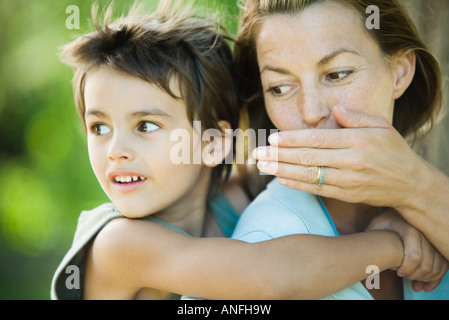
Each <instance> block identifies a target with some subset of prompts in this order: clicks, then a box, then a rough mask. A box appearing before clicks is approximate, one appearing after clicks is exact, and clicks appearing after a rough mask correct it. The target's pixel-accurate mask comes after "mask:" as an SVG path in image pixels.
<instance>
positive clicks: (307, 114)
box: [299, 85, 331, 128]
mask: <svg viewBox="0 0 449 320" xmlns="http://www.w3.org/2000/svg"><path fill="white" fill-rule="evenodd" d="M299 104H300V106H299V108H300V112H301V115H302V120H303V122H304V123H305V124H307V126H308V127H310V128H316V127H318V125H319V124H320V123H321V122H322V121H323V120H326V119H328V118H329V117H330V115H331V109H330V107H329V106H328V104H327V103H326V94H325V93H324V92H323V90H321V89H320V88H319V86H317V85H309V86H307V87H303V88H302V91H301V98H300V102H299Z"/></svg>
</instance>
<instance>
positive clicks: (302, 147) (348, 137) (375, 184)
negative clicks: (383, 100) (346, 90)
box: [254, 107, 427, 209]
mask: <svg viewBox="0 0 449 320" xmlns="http://www.w3.org/2000/svg"><path fill="white" fill-rule="evenodd" d="M332 112H333V114H334V117H335V119H336V120H337V122H338V123H339V124H340V125H341V126H342V127H343V128H342V129H308V130H298V131H290V132H280V133H276V134H274V135H272V136H270V139H269V141H270V144H271V146H270V147H261V148H258V149H256V150H255V152H254V157H255V158H256V159H257V160H259V163H258V167H259V170H260V171H262V172H264V173H267V174H272V175H276V176H277V177H279V178H280V179H279V182H280V183H281V184H283V185H286V186H287V187H290V188H294V189H300V190H303V191H306V192H310V193H313V194H317V195H321V196H324V197H328V198H334V199H338V200H341V201H345V202H350V203H365V204H368V205H373V206H379V207H393V208H396V209H398V208H399V207H402V206H404V207H408V206H411V204H410V201H413V197H410V195H411V194H413V192H416V186H417V185H420V186H422V185H423V181H420V179H422V177H423V176H424V177H425V176H426V175H425V174H424V172H421V171H420V170H425V169H426V168H427V166H426V164H425V162H424V161H423V160H422V159H421V158H420V157H419V156H418V155H417V154H416V153H415V152H414V151H413V150H412V149H411V148H410V146H409V145H408V144H407V142H406V141H405V140H404V138H403V137H402V136H401V135H400V134H399V133H398V132H397V131H396V130H395V129H394V128H393V126H392V125H391V124H390V123H389V122H388V121H387V120H386V119H385V118H383V117H380V116H372V115H366V114H362V113H357V112H352V111H347V110H345V109H344V108H341V107H335V108H334V109H333V110H332ZM319 167H323V169H324V179H323V184H322V186H319V185H318V180H317V177H318V176H319V172H318V171H319ZM413 188H414V189H413Z"/></svg>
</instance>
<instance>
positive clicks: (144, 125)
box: [137, 121, 160, 133]
mask: <svg viewBox="0 0 449 320" xmlns="http://www.w3.org/2000/svg"><path fill="white" fill-rule="evenodd" d="M137 129H138V130H139V131H140V132H145V133H146V132H153V131H156V130H158V129H160V126H158V125H157V124H155V123H154V122H150V121H142V122H140V123H139V126H138V127H137Z"/></svg>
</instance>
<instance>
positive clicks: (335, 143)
mask: <svg viewBox="0 0 449 320" xmlns="http://www.w3.org/2000/svg"><path fill="white" fill-rule="evenodd" d="M354 133H355V132H354V130H346V129H305V130H295V131H283V132H277V133H274V134H272V135H270V136H269V137H268V142H269V143H270V144H271V145H272V146H275V147H284V148H314V149H345V148H349V147H351V142H352V140H353V139H354V136H356V135H355V134H354Z"/></svg>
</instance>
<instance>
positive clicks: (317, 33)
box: [256, 2, 375, 55]
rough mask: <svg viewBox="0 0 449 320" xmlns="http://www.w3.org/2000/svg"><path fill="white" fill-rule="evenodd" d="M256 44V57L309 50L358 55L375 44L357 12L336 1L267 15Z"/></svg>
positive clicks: (322, 53) (321, 52)
mask: <svg viewBox="0 0 449 320" xmlns="http://www.w3.org/2000/svg"><path fill="white" fill-rule="evenodd" d="M256 43H257V50H258V54H259V55H265V54H273V55H276V54H278V53H279V52H280V51H282V52H283V54H285V52H286V51H287V52H291V54H293V55H295V54H297V52H298V51H302V52H308V51H310V50H312V49H313V50H314V51H316V52H320V54H321V55H326V54H328V53H329V50H331V49H334V48H346V49H348V50H352V51H356V52H360V53H362V52H363V51H367V50H371V49H372V46H373V44H375V43H374V42H373V39H372V37H371V36H370V35H369V33H368V32H367V31H366V29H365V26H364V24H363V23H362V21H361V19H360V16H359V15H358V13H357V12H356V11H355V10H353V9H351V8H349V7H348V6H344V5H341V4H339V3H338V2H329V3H325V4H320V5H314V6H311V7H310V8H306V9H305V10H304V11H302V12H300V13H297V14H294V15H287V14H285V15H283V14H280V15H279V14H276V15H272V16H268V17H266V20H265V21H264V22H263V23H262V24H261V26H260V29H259V33H258V35H257V38H256ZM305 46H307V47H305Z"/></svg>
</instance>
